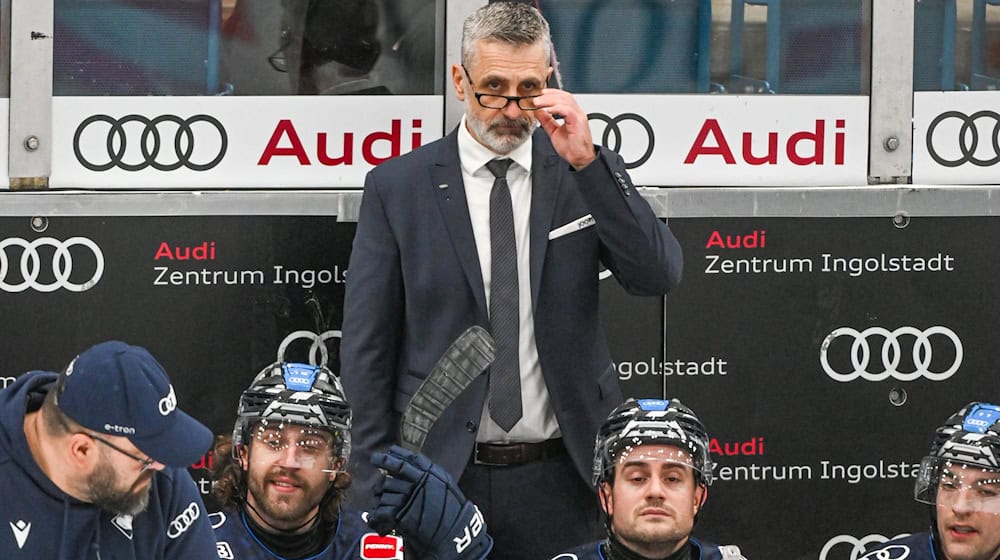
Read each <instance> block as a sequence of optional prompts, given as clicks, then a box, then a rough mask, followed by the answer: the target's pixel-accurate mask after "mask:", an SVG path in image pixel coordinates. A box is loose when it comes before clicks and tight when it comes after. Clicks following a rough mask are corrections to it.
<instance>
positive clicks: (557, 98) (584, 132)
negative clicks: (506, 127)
mask: <svg viewBox="0 0 1000 560" xmlns="http://www.w3.org/2000/svg"><path fill="white" fill-rule="evenodd" d="M534 102H535V106H536V107H538V110H537V111H535V118H537V119H538V124H539V125H541V127H542V128H543V129H544V130H545V132H546V133H548V135H549V138H550V139H551V140H552V147H553V148H555V150H556V153H557V154H559V155H560V156H562V158H563V159H564V160H566V161H567V162H569V164H570V165H572V166H573V169H576V170H577V171H579V170H580V169H583V168H584V167H587V165H589V164H590V162H592V161H594V160H595V159H596V158H597V154H596V153H595V152H594V140H593V139H592V138H591V136H590V123H589V122H587V113H584V112H583V109H581V108H580V106H579V105H577V104H576V99H573V96H572V95H571V94H570V93H569V92H568V91H563V90H561V89H553V88H545V89H543V90H542V95H540V96H538V97H536V98H535V99H534ZM552 115H559V116H561V117H562V118H563V122H562V124H560V123H559V122H558V121H557V120H556V119H555V118H554V117H553V116H552Z"/></svg>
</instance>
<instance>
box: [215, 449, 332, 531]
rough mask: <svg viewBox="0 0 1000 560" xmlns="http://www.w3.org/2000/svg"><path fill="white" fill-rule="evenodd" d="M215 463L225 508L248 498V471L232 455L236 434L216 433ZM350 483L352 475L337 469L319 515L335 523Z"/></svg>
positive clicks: (217, 490)
mask: <svg viewBox="0 0 1000 560" xmlns="http://www.w3.org/2000/svg"><path fill="white" fill-rule="evenodd" d="M213 452H214V454H215V464H214V465H213V467H212V479H213V480H214V482H213V484H212V494H214V495H215V497H216V498H217V499H218V500H219V504H220V505H221V506H222V508H223V509H229V510H236V509H240V508H242V507H243V505H244V504H245V503H246V500H247V473H246V471H245V470H244V469H243V467H242V466H241V465H240V462H239V461H237V460H236V459H235V458H234V457H233V438H232V436H228V435H220V436H216V437H215V445H214V446H213ZM350 485H351V475H350V474H348V473H347V472H346V471H341V472H338V473H337V476H336V477H335V478H334V479H333V481H332V482H331V484H330V487H329V488H328V489H327V491H326V494H324V495H323V499H322V500H321V501H320V503H319V511H320V517H321V518H322V519H323V521H325V522H328V523H332V522H334V521H336V520H337V517H338V516H339V512H340V502H341V500H343V498H344V493H345V492H346V491H347V487H348V486H350Z"/></svg>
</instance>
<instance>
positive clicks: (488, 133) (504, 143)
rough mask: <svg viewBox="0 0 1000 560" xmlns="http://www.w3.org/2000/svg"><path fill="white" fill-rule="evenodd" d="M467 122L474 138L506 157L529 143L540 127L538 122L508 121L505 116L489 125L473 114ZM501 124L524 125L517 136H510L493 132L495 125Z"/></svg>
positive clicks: (524, 120) (525, 120)
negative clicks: (536, 128)
mask: <svg viewBox="0 0 1000 560" xmlns="http://www.w3.org/2000/svg"><path fill="white" fill-rule="evenodd" d="M465 121H466V122H467V123H469V128H470V129H471V130H472V132H473V134H474V136H475V137H476V139H478V140H479V142H481V143H482V144H483V145H485V146H486V147H487V148H489V149H490V150H493V151H494V152H496V153H498V154H504V155H506V154H509V153H510V152H512V151H514V149H515V148H517V147H518V146H520V145H521V144H524V143H525V142H527V140H528V138H531V133H532V132H534V131H535V127H536V126H538V122H537V121H528V120H527V119H523V120H522V119H508V118H507V117H505V116H503V115H501V116H500V117H499V119H497V120H494V121H492V122H490V123H489V124H487V123H485V122H483V121H481V120H479V119H478V118H477V117H476V116H473V115H472V114H469V115H468V118H466V120H465ZM501 123H503V124H513V123H517V124H519V125H521V124H522V123H523V128H522V130H521V131H520V132H519V134H517V135H516V136H512V135H509V134H497V133H496V132H495V131H494V130H493V125H496V124H501Z"/></svg>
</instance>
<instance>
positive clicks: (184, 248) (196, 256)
mask: <svg viewBox="0 0 1000 560" xmlns="http://www.w3.org/2000/svg"><path fill="white" fill-rule="evenodd" d="M160 259H167V260H170V261H214V260H215V241H206V242H204V243H202V244H201V245H175V246H173V247H171V246H170V244H169V243H167V242H166V241H163V242H161V243H160V246H159V247H157V248H156V254H155V255H153V260H154V261H158V260H160Z"/></svg>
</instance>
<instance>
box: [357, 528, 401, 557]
mask: <svg viewBox="0 0 1000 560" xmlns="http://www.w3.org/2000/svg"><path fill="white" fill-rule="evenodd" d="M361 557H362V558H364V559H365V560H369V559H376V558H377V559H379V560H403V539H402V538H400V537H397V536H396V535H385V536H384V537H383V536H382V535H380V534H378V533H365V534H364V536H362V537H361Z"/></svg>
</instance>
